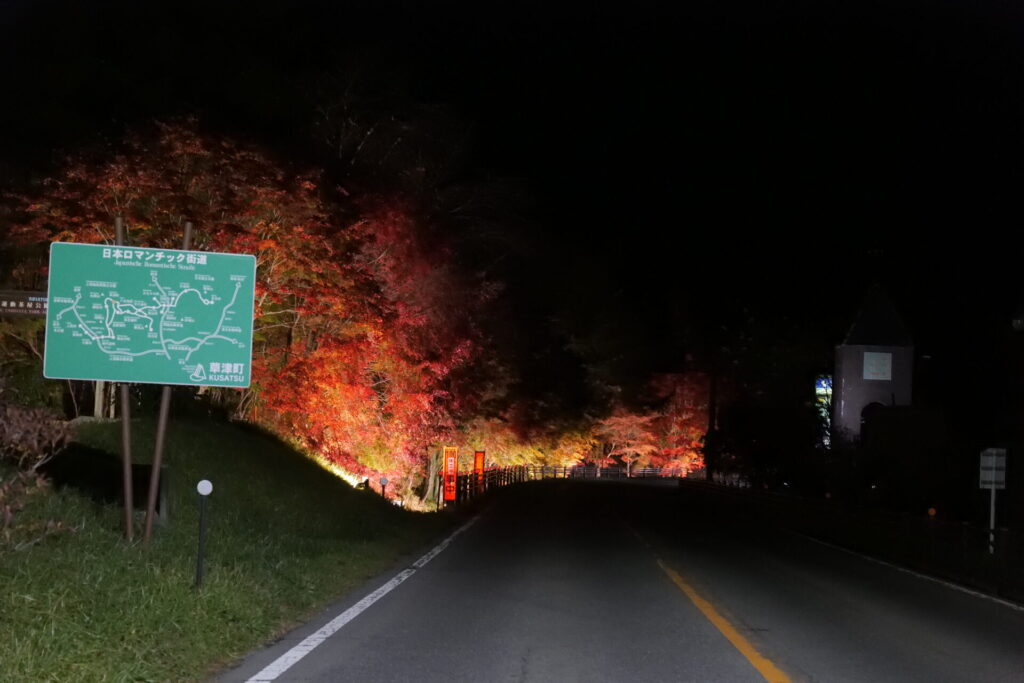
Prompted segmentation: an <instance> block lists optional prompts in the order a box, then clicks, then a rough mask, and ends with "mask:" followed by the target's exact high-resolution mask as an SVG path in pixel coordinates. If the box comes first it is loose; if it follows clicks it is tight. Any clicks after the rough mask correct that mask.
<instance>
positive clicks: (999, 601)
mask: <svg viewBox="0 0 1024 683" xmlns="http://www.w3.org/2000/svg"><path fill="white" fill-rule="evenodd" d="M790 533H792V534H794V535H796V536H799V537H800V538H805V539H807V540H808V541H814V542H815V543H817V544H819V545H823V546H825V547H827V548H832V549H833V550H841V551H842V552H844V553H848V554H850V555H855V556H856V557H859V558H861V559H864V560H868V561H869V562H874V563H875V564H880V565H882V566H883V567H888V568H889V569H895V570H896V571H898V572H903V573H904V574H910V575H911V576H916V577H917V578H919V579H925V580H926V581H931V582H933V583H937V584H939V585H942V586H945V587H946V588H952V589H953V590H955V591H960V592H961V593H967V595H973V596H974V597H976V598H984V599H985V600H989V601H991V602H994V603H997V604H999V605H1002V606H1003V607H1009V608H1010V609H1013V610H1017V611H1018V612H1024V605H1018V604H1017V603H1015V602H1010V601H1009V600H1003V599H1002V598H997V597H996V596H994V595H989V594H988V593H982V592H981V591H976V590H972V589H970V588H966V587H964V586H960V585H957V584H955V583H951V582H949V581H945V580H943V579H939V578H936V577H934V576H928V575H927V574H922V573H921V572H915V571H914V570H913V569H907V568H906V567H901V566H899V565H898V564H892V563H891V562H886V561H885V560H880V559H878V558H877V557H871V556H870V555H865V554H864V553H858V552H857V551H856V550H850V549H849V548H844V547H843V546H841V545H836V544H835V543H829V542H828V541H823V540H821V539H820V538H814V537H813V536H808V535H807V534H801V533H799V532H797V531H791V532H790Z"/></svg>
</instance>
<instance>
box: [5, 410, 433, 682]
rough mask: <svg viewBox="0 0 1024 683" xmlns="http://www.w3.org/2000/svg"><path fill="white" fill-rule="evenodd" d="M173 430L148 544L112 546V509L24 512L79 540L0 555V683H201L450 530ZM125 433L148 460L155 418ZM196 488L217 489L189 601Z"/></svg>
mask: <svg viewBox="0 0 1024 683" xmlns="http://www.w3.org/2000/svg"><path fill="white" fill-rule="evenodd" d="M172 427H173V431H172V432H171V433H170V435H169V437H168V443H167V450H166V456H165V457H166V463H167V464H168V465H169V467H170V470H169V475H168V481H169V484H170V494H169V498H170V504H171V509H170V524H169V525H168V526H167V527H163V528H159V527H158V528H157V531H156V534H155V538H154V542H153V543H152V545H151V547H149V548H144V547H142V546H141V545H140V544H139V543H138V542H137V541H136V543H134V544H129V543H127V542H126V541H124V540H123V538H122V535H121V530H120V524H121V519H122V518H121V510H120V509H119V508H118V507H116V506H113V505H102V504H97V503H94V502H92V501H91V500H89V499H88V498H85V497H83V496H81V495H79V494H77V493H74V492H72V491H70V490H63V491H58V492H53V493H50V494H48V495H45V496H42V497H40V498H39V499H38V500H36V501H35V502H34V503H33V504H32V505H31V506H30V507H29V508H26V510H24V511H23V512H21V513H19V515H20V516H21V518H22V520H23V521H24V520H26V519H28V520H32V519H37V520H47V519H54V520H63V521H64V522H66V523H68V524H70V525H72V526H74V527H75V528H76V531H75V532H73V533H58V534H55V535H53V536H50V537H47V538H46V539H44V540H43V541H41V542H40V543H38V544H36V545H32V546H30V547H26V548H23V549H21V550H18V551H14V550H12V549H10V548H8V549H7V550H6V551H3V550H2V549H0V681H4V682H5V683H6V682H8V681H49V680H52V681H71V680H74V681H79V680H81V681H107V680H110V681H168V680H194V679H201V678H203V677H204V676H208V675H210V674H211V673H213V672H215V671H217V670H219V669H221V668H223V667H225V666H227V665H228V664H230V663H231V662H232V661H234V660H236V659H237V658H238V657H240V656H242V655H244V654H245V653H246V652H248V651H249V650H251V649H253V648H254V647H256V646H258V645H260V644H261V643H263V642H266V641H267V640H269V639H271V638H273V637H274V636H276V635H278V634H280V633H282V632H283V631H285V630H287V628H288V627H290V626H293V625H295V624H296V623H298V622H300V621H301V620H302V619H303V618H304V617H308V616H310V615H311V614H312V613H313V612H314V611H315V610H316V609H318V608H319V607H322V606H323V605H324V604H326V603H328V602H330V601H331V600H333V599H335V598H337V597H338V596H340V595H341V594H343V593H344V592H346V591H347V590H349V589H351V588H353V587H354V586H357V585H358V584H360V583H361V582H362V581H364V580H366V579H367V578H369V577H371V576H373V575H375V574H377V573H379V572H381V571H383V570H385V569H387V568H388V567H389V566H391V565H392V564H393V563H394V562H396V561H397V560H398V559H399V558H400V557H401V556H402V555H403V554H405V553H409V552H412V551H415V550H418V549H419V548H421V547H422V546H424V545H425V544H426V543H428V542H429V541H430V540H431V539H432V538H434V537H436V536H437V535H439V534H440V533H441V532H442V531H443V530H444V529H445V528H446V527H447V526H448V525H450V524H451V522H452V520H451V519H450V518H449V517H448V516H446V515H427V514H415V513H409V512H404V511H402V510H400V509H399V508H396V507H395V506H393V505H390V504H388V503H385V502H384V501H383V500H381V499H380V498H379V497H377V496H374V495H373V494H370V493H366V492H360V491H355V490H353V489H351V488H350V487H349V486H348V485H347V484H345V483H344V482H342V481H340V480H339V479H336V478H335V477H333V476H332V475H330V474H328V473H326V472H325V471H323V470H322V469H320V468H319V467H317V466H316V465H315V464H313V463H312V462H310V461H309V460H307V459H305V458H304V457H302V456H301V455H299V454H297V453H295V452H294V451H292V450H290V449H289V448H288V447H287V446H285V445H283V444H281V443H280V442H278V441H276V440H275V439H272V438H270V437H268V436H266V435H263V434H260V433H258V432H256V431H253V430H247V429H240V428H238V427H234V426H230V425H225V424H211V423H200V422H176V423H173V424H172ZM134 432H135V433H134V436H133V440H134V446H133V450H134V452H135V453H137V454H138V456H137V457H136V458H135V460H136V462H140V461H145V460H148V459H149V454H150V453H151V451H152V443H153V426H152V423H148V422H142V423H136V424H135V425H134ZM77 438H78V440H79V441H80V442H81V443H84V444H87V445H90V446H93V447H96V448H101V449H105V450H108V451H110V452H112V453H117V452H118V450H119V438H120V432H119V425H118V424H117V423H105V424H102V423H93V424H86V425H82V426H81V427H80V428H79V430H78V437H77ZM8 474H9V473H8ZM2 477H3V473H0V478H2ZM204 478H205V479H209V480H210V481H212V482H213V485H214V490H213V494H212V495H211V496H210V499H209V505H208V508H207V510H208V532H207V533H208V535H207V553H206V563H205V568H206V571H205V581H204V586H203V588H202V590H199V591H197V590H195V589H194V588H193V582H194V576H195V555H196V542H197V521H198V512H197V500H196V499H197V495H196V493H195V484H196V482H198V481H199V480H200V479H204Z"/></svg>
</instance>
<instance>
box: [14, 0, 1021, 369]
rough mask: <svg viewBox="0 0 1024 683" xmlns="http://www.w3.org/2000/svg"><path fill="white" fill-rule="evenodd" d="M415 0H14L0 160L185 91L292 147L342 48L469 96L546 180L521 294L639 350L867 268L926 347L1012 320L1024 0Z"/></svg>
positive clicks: (837, 313)
mask: <svg viewBox="0 0 1024 683" xmlns="http://www.w3.org/2000/svg"><path fill="white" fill-rule="evenodd" d="M406 4H410V5H411V4H412V3H398V2H372V3H345V2H337V3H324V6H323V7H321V6H318V5H316V4H314V3H301V2H300V3H277V4H274V5H266V6H264V7H263V8H262V9H260V8H258V7H257V6H256V5H253V4H252V3H228V4H224V3H220V4H216V5H215V6H211V5H208V4H207V3H188V2H175V3H170V2H148V3H107V4H104V3H70V2H42V1H40V2H31V3H30V2H24V1H22V2H9V3H8V4H7V5H6V9H5V10H3V14H2V15H0V16H3V31H4V33H5V34H6V35H7V36H8V37H7V38H6V39H5V40H4V41H3V42H4V47H3V58H4V63H5V64H6V65H7V66H6V68H5V72H6V73H7V76H8V78H7V79H5V80H6V81H7V83H6V85H5V90H6V91H7V92H8V93H12V94H13V96H12V97H9V98H5V99H6V100H7V102H6V104H5V106H4V108H3V109H4V112H3V114H2V117H0V124H2V138H0V142H2V144H3V147H4V149H6V150H7V154H6V155H5V156H6V157H7V159H6V165H5V167H4V169H3V170H4V172H5V174H7V175H8V176H9V177H11V178H15V179H16V178H19V177H22V176H21V175H19V174H21V173H23V169H25V168H30V167H31V168H45V162H46V161H47V160H48V159H49V156H50V154H51V150H52V149H53V148H60V147H72V146H73V145H74V144H75V143H77V142H78V141H81V140H86V139H88V138H89V137H90V136H92V135H94V134H95V133H96V132H98V131H102V132H104V133H110V134H113V133H116V131H117V130H118V127H119V126H120V125H122V124H123V123H130V122H132V121H134V120H139V119H144V118H146V117H149V116H153V115H166V114H169V113H176V112H181V111H199V112H201V113H202V114H203V115H204V116H205V117H206V119H208V120H211V121H213V122H215V123H217V125H220V126H221V127H223V128H226V129H229V130H230V129H233V130H236V131H238V132H240V133H244V134H248V135H254V136H257V137H261V138H263V139H265V140H267V141H269V142H272V143H275V144H277V145H279V146H283V147H287V146H288V145H291V144H293V143H294V142H295V139H296V138H297V137H300V136H301V134H302V133H301V131H302V127H303V125H304V123H305V122H306V121H308V117H309V112H308V110H304V107H306V106H307V105H306V104H304V102H303V97H302V94H301V92H300V90H301V87H302V86H301V84H302V83H303V82H304V81H303V78H300V77H299V75H303V76H305V75H308V74H310V73H314V72H316V71H317V70H319V69H323V68H334V67H335V66H337V65H339V64H340V65H344V68H345V69H356V70H357V71H358V70H362V73H364V74H368V76H364V82H369V83H371V84H374V87H379V88H380V89H381V90H382V91H386V90H389V89H394V90H396V91H401V92H403V93H405V94H407V95H408V96H410V97H413V98H415V99H417V100H419V101H422V102H424V103H428V104H443V105H445V106H446V107H448V108H449V109H450V110H452V111H454V112H456V114H457V116H458V117H459V118H460V119H461V120H462V121H463V122H464V123H465V125H466V127H467V129H468V130H470V131H471V133H472V139H473V147H472V152H473V157H472V163H471V165H470V167H469V168H468V169H467V170H466V173H468V174H469V175H474V176H477V177H480V178H485V177H491V176H494V177H512V178H517V179H519V180H520V181H521V182H522V183H523V184H525V186H526V187H528V188H529V190H530V193H531V194H532V196H533V200H532V202H531V205H530V208H529V210H528V213H529V220H527V221H523V222H521V223H520V227H519V228H517V230H518V231H519V233H518V234H517V235H516V236H515V240H516V241H517V243H519V244H521V245H525V246H523V247H522V248H523V250H524V253H521V254H520V255H519V257H518V258H519V260H518V261H516V262H515V264H516V268H518V269H520V270H521V271H522V272H524V273H528V275H529V277H526V276H525V275H524V276H523V277H522V280H523V283H524V284H528V285H529V287H527V288H526V289H529V290H530V294H529V295H528V299H527V302H528V303H526V304H524V306H527V307H529V306H531V305H534V304H537V302H539V301H541V300H543V299H544V298H545V297H546V298H548V299H550V300H552V301H554V302H562V303H564V305H565V306H566V308H567V309H568V310H571V311H572V312H573V314H572V315H569V316H567V318H569V319H575V320H576V322H577V323H579V324H583V323H581V322H580V321H585V320H591V321H592V320H593V319H594V318H595V317H600V316H609V317H611V318H613V319H614V320H615V321H616V323H615V324H616V325H618V327H619V328H620V329H622V328H629V329H631V330H635V332H634V333H633V334H634V335H635V340H634V342H630V343H636V344H642V345H644V346H645V347H646V352H645V353H646V356H645V357H646V358H647V361H645V363H646V365H645V368H649V369H660V368H670V367H671V366H672V364H673V362H674V356H676V355H678V353H677V349H678V343H679V340H678V337H677V335H675V334H674V332H673V323H672V319H673V316H675V318H676V319H678V318H680V317H683V318H685V317H686V316H687V315H690V314H692V311H694V310H696V309H698V308H700V307H702V306H704V307H707V306H710V307H712V308H715V307H716V305H717V304H716V302H720V301H725V302H729V303H734V302H737V301H741V302H746V303H748V304H749V306H750V307H751V308H752V309H753V310H756V311H757V312H758V314H759V315H764V316H767V317H769V318H772V319H775V320H783V318H784V317H786V316H788V317H789V318H795V319H799V320H809V321H812V322H813V323H814V324H815V326H816V328H820V329H821V330H823V332H820V333H822V334H825V335H826V336H827V335H830V334H835V331H836V330H840V331H841V330H842V328H843V326H845V325H846V324H847V322H848V320H849V318H850V317H851V316H852V315H853V313H854V310H855V309H856V306H857V302H858V300H859V299H860V297H861V296H862V294H863V291H864V289H865V287H866V285H867V284H868V283H869V282H870V281H874V280H877V281H880V282H881V283H882V284H883V285H885V286H886V287H887V289H888V290H889V291H890V293H891V295H892V296H893V298H894V299H895V300H896V303H897V305H898V306H899V307H900V308H901V310H903V312H904V313H905V315H906V317H907V318H908V320H909V321H910V323H911V326H912V328H913V329H914V331H915V333H916V335H917V337H918V340H919V344H920V345H921V346H923V347H925V348H926V349H927V348H932V347H934V348H936V349H946V348H952V347H956V346H957V345H963V344H964V343H967V342H966V341H965V339H967V338H968V337H971V336H972V335H971V334H970V331H971V330H974V329H979V326H984V328H985V330H986V331H985V335H984V336H985V338H986V339H987V340H988V341H993V340H996V339H997V338H1001V336H1002V335H1004V334H1006V333H1007V332H1008V329H1009V322H1008V321H1009V316H1010V314H1011V312H1012V311H1013V308H1014V307H1015V305H1016V304H1017V302H1018V301H1019V300H1020V298H1021V295H1022V294H1024V292H1021V287H1020V285H1019V283H1018V276H1017V265H1016V264H1017V261H1018V256H1017V254H1016V250H1015V249H1014V248H1013V246H1014V245H1015V244H1016V242H1017V240H1015V239H1014V238H1013V236H1014V235H1015V233H1016V232H1017V230H1019V227H1020V224H1021V221H1020V215H1019V214H1020V210H1019V200H1018V196H1019V188H1020V187H1021V181H1022V179H1024V178H1022V176H1024V173H1022V170H1024V169H1022V159H1024V154H1022V152H1024V145H1022V125H1024V117H1022V114H1024V9H1022V6H1021V5H1020V4H1019V3H1017V2H1010V1H1007V2H991V3H984V2H982V3H967V2H962V1H955V2H954V1H949V2H941V1H937V0H936V1H928V2H925V1H922V2H902V1H899V0H896V1H893V0H888V1H884V2H883V1H880V2H856V3H849V2H822V1H814V2H812V1H800V2H783V3H763V2H754V1H753V0H740V1H739V2H731V3H725V2H720V1H711V0H706V1H702V2H689V3H656V2H638V3H629V4H628V5H627V4H625V3H620V4H617V5H614V6H598V5H595V4H593V3H586V4H580V5H577V6H576V7H568V6H565V5H559V6H558V7H557V8H552V7H551V3H545V2H538V1H530V2H526V1H520V2H506V3H500V4H496V3H469V2H461V3H440V4H439V3H430V4H429V7H426V6H423V7H419V6H417V7H416V8H411V7H406ZM524 296H527V295H524ZM537 305H538V306H539V304H537ZM551 307H552V308H557V303H553V304H551ZM549 312H550V311H548V312H546V313H545V315H546V314H547V313H549ZM688 312H689V313H688ZM640 340H645V341H640ZM835 341H838V340H837V339H832V340H830V343H832V342H835ZM970 343H972V344H973V342H970ZM993 343H994V342H993ZM640 355H644V354H640Z"/></svg>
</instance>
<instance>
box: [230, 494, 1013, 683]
mask: <svg viewBox="0 0 1024 683" xmlns="http://www.w3.org/2000/svg"><path fill="white" fill-rule="evenodd" d="M725 504H726V503H709V502H703V503H698V502H697V501H696V500H694V499H692V498H690V497H688V496H687V495H686V494H685V493H683V492H682V491H680V490H679V489H678V488H677V487H675V486H672V485H671V483H670V482H650V483H645V482H636V483H633V482H630V483H621V484H620V483H612V482H573V481H547V482H535V483H529V484H524V485H520V486H515V487H511V488H510V489H508V490H505V491H503V492H501V494H500V495H498V496H496V497H495V500H494V502H493V503H492V504H491V505H490V506H489V507H488V508H487V509H485V511H484V513H483V515H482V516H481V517H480V518H479V519H478V520H477V521H476V522H475V523H474V524H473V525H472V526H471V527H470V528H468V529H467V530H466V531H465V532H464V533H462V534H460V535H459V536H458V537H457V538H455V539H454V540H453V541H452V543H451V544H450V545H449V546H448V547H447V548H446V549H445V550H444V551H443V552H441V553H440V554H438V555H437V556H436V557H434V558H433V559H432V560H431V561H430V562H429V563H427V564H425V565H423V566H422V567H421V568H419V569H418V570H417V571H416V572H415V573H413V574H412V575H411V576H409V577H408V579H407V580H406V581H404V583H401V584H400V585H398V586H397V587H396V588H394V590H392V591H390V592H388V593H387V594H386V595H384V596H383V597H382V598H380V599H379V600H378V601H377V602H375V603H374V604H373V605H371V606H370V607H368V608H367V609H366V610H365V611H363V612H362V613H360V614H359V615H358V616H357V617H355V618H354V619H352V620H351V621H350V622H348V623H347V624H346V625H345V626H343V627H342V628H340V629H339V630H337V632H336V633H334V634H333V635H331V636H330V637H329V638H327V639H326V640H325V641H324V642H322V643H321V644H320V645H318V646H317V647H315V648H313V649H312V650H310V651H309V652H308V654H306V655H305V656H304V657H302V658H301V659H300V660H299V661H297V662H296V663H295V664H294V665H293V666H291V667H290V668H288V669H287V670H286V671H284V673H282V674H281V675H280V677H279V678H277V679H276V680H281V681H332V682H334V681H359V682H362V681H366V682H368V683H373V682H377V681H424V682H430V681H439V682H440V681H444V682H446V683H447V682H451V681H474V682H476V681H480V682H492V681H494V682H499V681H500V682H504V681H509V682H511V681H557V682H563V681H565V682H568V681H587V682H597V681H628V682H630V683H634V682H641V681H728V682H729V683H743V682H744V681H763V680H766V679H767V680H779V681H784V680H792V681H901V682H908V681H922V682H924V681H927V682H928V683H938V682H941V681H985V682H986V683H988V682H996V681H1019V682H1024V610H1020V609H1015V608H1013V607H1010V606H1007V605H1005V604H1000V603H998V602H994V601H991V600H987V599H985V598H982V597H978V596H974V595H970V594H967V593H964V592H960V591H957V590H955V589H953V588H951V587H948V586H946V585H943V584H940V583H937V582H934V581H929V580H925V579H923V578H920V577H917V576H914V575H912V574H908V573H905V572H900V571H897V570H895V569H893V568H890V567H887V566H883V565H880V564H878V563H875V562H871V561H869V560H867V559H864V558H861V557H859V556H856V555H853V554H850V553H847V552H844V551H842V550H839V549H835V548H832V547H828V546H824V545H822V544H819V543H817V542H815V541H812V540H810V539H807V538H804V537H801V536H797V535H793V534H790V533H788V532H785V531H782V530H776V529H772V528H769V527H767V526H764V525H761V524H759V523H758V522H757V520H750V519H736V518H734V517H733V516H732V515H730V514H729V510H727V509H724V508H723V507H722V506H723V505H725ZM402 569H404V568H402ZM396 572H397V570H396ZM391 578H392V577H391V576H383V577H380V578H379V579H378V580H376V581H375V582H372V583H371V584H369V585H367V586H366V587H365V588H364V589H363V590H362V591H360V592H357V593H358V594H355V595H352V596H350V597H349V598H348V599H346V600H343V601H342V602H340V603H338V604H337V605H334V606H332V607H331V608H330V609H329V610H328V611H327V612H325V613H324V614H323V615H322V617H320V618H317V619H315V620H313V621H312V622H310V623H309V624H308V625H306V626H305V627H303V628H300V629H298V630H297V631H296V632H294V633H292V634H290V635H289V636H288V637H286V638H284V639H283V640H281V641H280V642H278V643H275V644H274V645H273V646H271V647H268V648H266V649H264V650H261V651H259V652H257V653H254V654H253V655H251V656H250V657H248V658H247V659H246V660H245V661H244V662H243V663H242V664H241V665H240V666H239V667H238V668H236V669H234V670H232V671H230V672H228V673H226V674H225V675H224V676H223V677H222V678H221V679H220V680H223V681H245V680H248V679H249V678H250V677H252V676H254V675H255V674H257V673H258V672H260V671H261V670H264V668H265V667H266V666H267V665H268V664H271V663H272V662H274V661H275V660H277V659H278V658H279V657H280V656H281V655H282V654H284V653H286V652H287V651H288V650H289V649H291V648H292V647H294V646H295V645H296V644H297V643H299V642H301V641H302V640H303V639H304V638H306V636H308V635H310V634H311V633H313V632H315V631H316V630H317V629H319V628H320V627H321V626H323V624H325V623H327V622H329V621H330V620H331V619H332V618H333V617H335V616H336V615H338V614H339V613H341V612H343V611H344V610H346V609H347V608H349V607H351V606H352V605H353V604H355V603H356V602H357V601H359V600H360V599H361V598H363V597H364V596H365V595H366V594H368V593H370V592H372V591H373V590H374V589H376V588H377V587H379V586H380V585H382V584H385V583H386V582H387V581H388V580H389V579H391Z"/></svg>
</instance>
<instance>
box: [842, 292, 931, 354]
mask: <svg viewBox="0 0 1024 683" xmlns="http://www.w3.org/2000/svg"><path fill="white" fill-rule="evenodd" d="M843 344H844V345H846V346H852V345H864V346H913V345H914V342H913V339H912V338H911V336H910V330H909V329H907V326H906V324H905V323H904V322H903V318H901V317H900V314H899V313H897V312H896V307H895V306H893V304H892V301H890V300H889V297H887V296H886V295H885V292H883V291H882V288H881V287H879V286H878V285H873V286H872V287H871V289H869V290H868V294H867V296H866V297H865V298H864V304H863V305H862V306H861V308H860V312H859V313H858V314H857V319H856V320H855V321H854V323H853V325H852V326H851V327H850V331H849V332H847V333H846V338H845V339H843Z"/></svg>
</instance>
